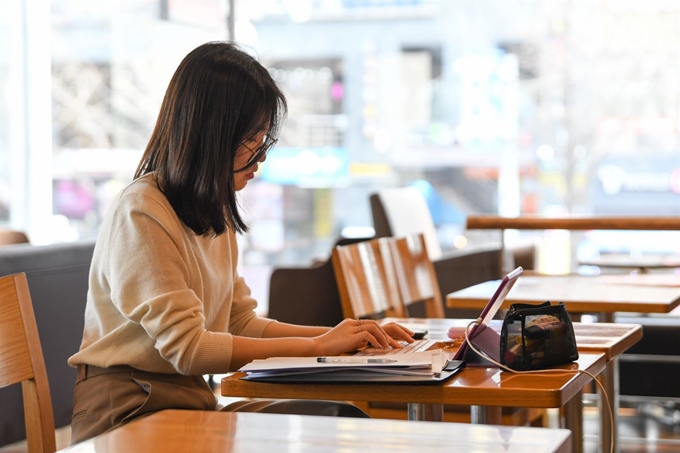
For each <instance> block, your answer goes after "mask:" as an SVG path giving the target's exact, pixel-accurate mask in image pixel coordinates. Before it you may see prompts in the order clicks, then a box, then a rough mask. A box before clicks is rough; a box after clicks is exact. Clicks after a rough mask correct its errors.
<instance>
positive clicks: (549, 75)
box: [0, 0, 680, 293]
mask: <svg viewBox="0 0 680 453" xmlns="http://www.w3.org/2000/svg"><path fill="white" fill-rule="evenodd" d="M210 40H234V41H236V42H238V43H240V44H242V45H243V46H245V47H246V48H247V49H248V51H249V52H252V53H253V55H255V56H256V57H257V58H258V59H259V60H260V61H261V62H262V63H263V65H264V66H265V67H267V68H268V69H269V71H270V72H271V74H272V76H273V77H274V79H275V80H276V81H277V82H278V83H279V84H280V86H281V87H282V88H283V91H284V92H285V94H286V96H287V98H288V101H289V107H290V114H289V118H288V120H287V123H286V125H285V129H284V132H283V135H282V137H281V139H280V140H279V142H278V145H277V146H276V148H274V149H273V150H272V152H271V153H270V154H269V156H268V158H267V162H266V163H265V164H264V165H263V166H262V168H261V170H260V172H259V173H258V175H257V177H256V179H255V180H253V181H252V182H251V183H249V185H248V188H247V189H246V190H244V191H243V192H242V193H241V204H242V206H243V208H244V210H245V212H246V215H247V218H248V219H249V224H250V226H251V231H250V232H249V233H248V234H247V235H246V236H244V237H243V241H242V242H243V250H242V252H243V266H244V267H246V268H248V269H249V270H250V272H253V273H256V274H257V275H260V276H261V277H262V279H261V281H262V282H266V276H267V275H268V274H267V272H269V270H270V269H271V268H272V267H273V266H284V265H285V266H287V265H308V264H309V263H311V262H312V261H313V260H315V259H319V258H321V259H325V258H327V257H328V254H329V253H330V250H331V247H332V245H333V244H334V243H335V241H336V240H337V239H338V238H340V237H353V236H370V235H371V234H372V219H371V212H370V205H369V201H368V197H369V195H370V194H371V193H374V192H376V191H378V190H380V189H382V188H389V187H401V186H409V185H412V186H415V187H417V188H418V189H420V190H421V191H422V193H423V194H424V195H425V197H426V199H427V200H428V204H429V207H430V210H431V211H432V214H433V217H434V221H435V224H436V227H437V231H438V235H439V239H440V242H441V244H442V247H443V248H444V249H445V250H447V249H448V250H453V249H464V248H466V247H472V246H474V245H475V244H479V243H483V242H487V241H489V240H498V235H496V236H495V238H489V237H488V236H487V235H488V234H489V233H486V234H480V233H479V232H477V233H476V234H473V233H472V232H468V231H465V218H466V216H467V215H469V214H484V213H488V214H501V215H518V214H542V215H565V214H576V215H589V214H610V215H611V214H619V215H658V216H677V215H680V4H679V3H678V2H677V1H675V0H597V1H593V0H440V1H437V0H247V1H246V0H111V1H108V2H93V1H89V0H52V1H49V0H31V1H17V0H0V226H4V227H8V228H12V229H18V230H22V231H25V232H27V233H28V235H29V237H30V239H31V242H32V243H34V244H47V243H53V242H64V241H75V240H78V239H86V238H95V237H96V235H97V232H98V227H99V224H100V222H101V219H102V216H103V215H104V213H105V211H106V209H107V207H108V205H109V203H110V201H111V199H112V198H113V197H114V195H115V194H116V193H117V192H118V191H119V190H120V189H121V188H122V187H123V186H124V185H125V184H127V183H128V182H129V181H131V178H132V175H133V173H134V170H135V168H136V165H137V162H138V160H139V158H140V156H141V153H142V150H143V149H144V147H145V145H146V142H147V140H148V138H149V135H150V132H151V130H152V128H153V125H154V122H155V119H156V115H157V113H158V109H159V107H160V103H161V100H162V96H163V94H164V91H165V88H166V87H167V83H168V82H169V79H170V77H171V75H172V73H173V72H174V70H175V68H176V67H177V65H178V64H179V62H180V61H181V59H182V58H183V57H184V56H185V55H186V54H187V53H188V52H189V51H190V50H192V49H193V48H195V47H196V46H198V45H199V44H201V43H204V42H206V41H210ZM521 234H531V233H530V232H526V233H521ZM540 234H541V235H542V237H540V238H538V239H537V240H541V241H545V240H548V241H549V242H550V244H551V246H550V248H549V249H547V251H544V252H543V253H549V254H550V258H554V257H556V256H559V255H560V254H564V253H565V250H569V249H570V248H572V247H573V248H575V249H576V250H577V253H579V254H581V255H583V256H589V255H595V254H598V253H601V252H603V251H615V252H621V253H647V252H649V253H668V254H677V253H679V252H680V238H679V237H678V235H677V234H676V233H675V232H668V233H659V232H651V233H650V232H616V234H614V233H613V232H606V231H605V232H602V231H600V232H597V233H596V232H587V233H585V234H582V235H580V236H579V238H578V241H577V243H576V244H574V243H571V244H570V243H569V240H570V238H569V235H568V234H567V235H566V236H565V235H564V234H562V232H559V231H552V232H545V233H544V232H541V233H540ZM546 235H548V236H546ZM520 239H521V238H520ZM572 241H573V240H572ZM566 255H567V258H566V259H567V262H566V264H565V263H562V262H560V263H561V264H555V263H557V261H556V260H554V259H551V260H550V262H551V263H552V264H551V265H552V266H557V267H558V269H557V270H558V271H559V270H563V269H564V268H565V266H566V267H568V266H570V264H569V262H568V259H569V257H568V255H569V253H568V252H567V253H566ZM548 271H550V269H548ZM263 284H265V283H263ZM260 292H262V293H265V292H266V288H261V290H260Z"/></svg>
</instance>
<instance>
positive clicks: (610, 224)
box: [466, 215, 680, 231]
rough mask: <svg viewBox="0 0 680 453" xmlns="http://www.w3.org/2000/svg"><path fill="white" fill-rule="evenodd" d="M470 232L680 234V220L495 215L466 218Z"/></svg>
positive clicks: (637, 217)
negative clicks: (613, 231)
mask: <svg viewBox="0 0 680 453" xmlns="http://www.w3.org/2000/svg"><path fill="white" fill-rule="evenodd" d="M466 228H467V229H468V230H472V229H481V230H510V229H513V230H556V229H559V230H647V231H675V230H680V217H677V216H667V217H651V216H649V217H640V216H566V217H545V216H539V215H523V216H520V217H503V216H496V215H471V216H468V217H467V221H466Z"/></svg>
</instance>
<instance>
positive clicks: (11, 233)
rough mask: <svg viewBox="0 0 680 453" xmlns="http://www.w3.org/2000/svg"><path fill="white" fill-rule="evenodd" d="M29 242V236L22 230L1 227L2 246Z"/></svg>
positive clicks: (0, 239) (0, 240)
mask: <svg viewBox="0 0 680 453" xmlns="http://www.w3.org/2000/svg"><path fill="white" fill-rule="evenodd" d="M27 243H29V240H28V236H26V233H24V232H22V231H15V230H5V229H0V246H2V245H13V244H27Z"/></svg>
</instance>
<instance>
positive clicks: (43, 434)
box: [0, 273, 56, 453]
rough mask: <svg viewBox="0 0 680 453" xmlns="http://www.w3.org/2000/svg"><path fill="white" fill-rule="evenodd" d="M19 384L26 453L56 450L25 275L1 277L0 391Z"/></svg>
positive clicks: (50, 400) (45, 383) (51, 415)
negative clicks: (21, 396) (22, 406)
mask: <svg viewBox="0 0 680 453" xmlns="http://www.w3.org/2000/svg"><path fill="white" fill-rule="evenodd" d="M18 383H21V386H22V391H23V400H24V419H25V424H26V440H27V444H28V451H29V452H43V453H48V452H49V453H52V452H54V451H56V439H55V435H54V415H53V413H52V399H51V396H50V388H49V383H48V381H47V372H46V370H45V362H44V360H43V353H42V348H41V346H40V338H39V336H38V328H37V326H36V322H35V315H34V314H33V306H32V303H31V296H30V293H29V289H28V282H27V281H26V275H25V274H24V273H20V274H14V275H9V276H7V277H2V278H0V388H3V387H7V386H10V385H13V384H18Z"/></svg>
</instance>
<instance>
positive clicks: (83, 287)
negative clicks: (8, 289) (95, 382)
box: [0, 241, 94, 446]
mask: <svg viewBox="0 0 680 453" xmlns="http://www.w3.org/2000/svg"><path fill="white" fill-rule="evenodd" d="M93 251H94V241H82V242H73V243H63V244H53V245H43V246H35V245H30V244H18V245H10V246H4V247H0V276H4V275H10V274H16V273H19V272H25V273H26V278H27V279H28V286H29V289H30V292H31V299H32V301H33V309H34V311H35V318H36V322H37V324H38V333H39V335H40V343H41V345H42V350H43V356H44V359H45V366H46V368H47V376H48V379H49V383H50V393H51V395H52V406H53V410H54V422H55V427H57V428H59V427H61V426H65V425H68V424H70V423H71V413H72V410H73V386H74V384H75V379H76V371H75V369H74V368H71V367H70V366H69V365H68V364H67V363H66V360H67V359H68V358H69V356H71V354H73V353H74V352H76V351H77V350H78V348H79V346H80V341H81V339H82V334H83V323H84V313H85V302H86V297H87V287H88V273H89V269H90V262H91V260H92V253H93ZM23 412H24V411H23V402H22V396H21V386H19V385H15V386H11V387H7V388H3V389H0V446H2V445H6V444H9V443H13V442H16V441H19V440H22V439H25V438H26V432H25V428H24V415H23Z"/></svg>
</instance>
